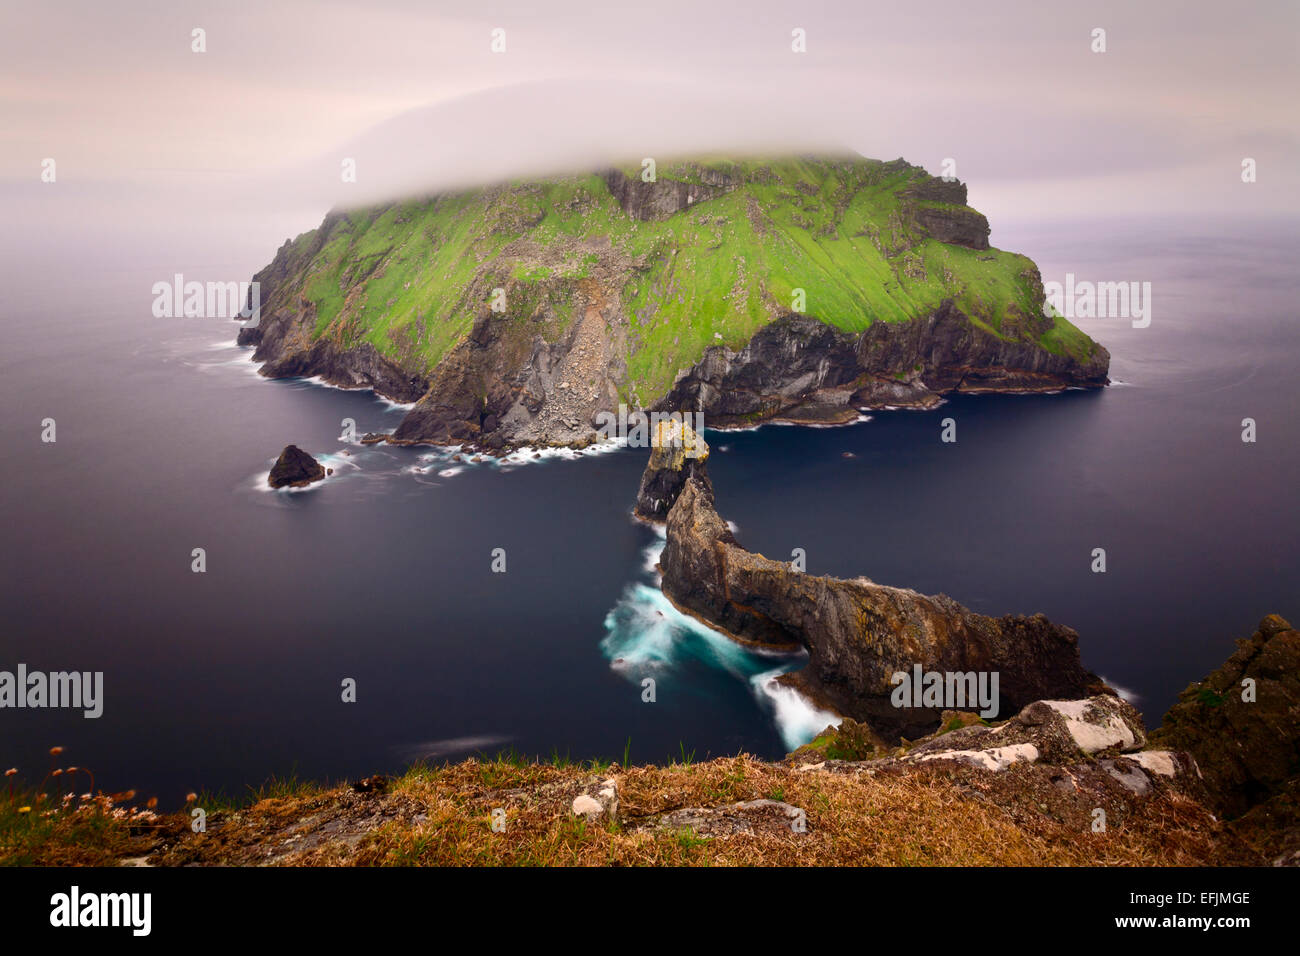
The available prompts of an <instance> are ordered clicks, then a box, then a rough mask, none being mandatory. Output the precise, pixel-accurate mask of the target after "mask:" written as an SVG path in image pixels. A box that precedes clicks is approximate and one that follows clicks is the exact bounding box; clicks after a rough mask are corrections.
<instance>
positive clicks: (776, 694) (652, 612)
mask: <svg viewBox="0 0 1300 956" xmlns="http://www.w3.org/2000/svg"><path fill="white" fill-rule="evenodd" d="M656 530H657V531H659V533H660V534H662V533H663V532H662V530H661V529H660V528H658V527H657V526H656ZM664 544H665V542H664V540H663V539H662V538H659V539H657V540H656V541H655V542H654V543H652V544H651V545H649V546H648V547H647V548H646V549H645V551H644V552H643V560H642V568H643V570H645V571H646V572H647V573H653V571H654V566H655V564H656V563H657V562H658V560H659V557H660V555H661V554H662V553H663V549H664ZM605 631H606V634H605V638H604V640H602V641H601V644H600V647H601V651H602V652H603V653H604V654H605V656H606V657H607V658H608V659H609V661H610V668H611V669H612V670H614V671H615V672H616V673H619V674H622V675H623V676H624V677H626V678H627V679H628V680H630V681H633V682H634V683H636V682H640V680H641V679H642V678H643V677H646V676H652V675H656V674H659V673H661V672H663V671H666V670H671V669H673V668H675V667H678V666H681V665H683V664H685V663H686V662H688V661H690V660H698V661H704V662H705V663H707V664H709V665H711V666H713V667H716V668H718V669H719V670H723V671H726V672H727V673H729V674H731V675H732V676H733V677H734V678H736V679H737V680H742V681H745V682H746V683H747V684H748V685H749V686H750V689H751V691H752V693H753V694H754V696H755V698H756V699H757V700H758V702H759V703H760V705H761V706H762V707H763V708H764V709H765V710H767V711H768V712H769V713H770V714H771V715H772V718H773V720H774V721H775V723H776V725H777V728H778V730H779V732H780V734H781V739H782V741H783V742H784V743H785V745H786V746H787V747H788V748H789V749H791V750H793V749H795V748H796V747H799V746H801V745H802V744H805V743H807V742H808V741H809V740H811V739H812V738H813V737H814V736H815V735H816V734H817V732H818V731H820V730H823V729H824V728H825V727H826V726H827V725H828V724H832V723H838V721H839V718H838V717H837V716H836V715H835V714H832V713H828V712H827V711H823V710H820V709H819V708H817V707H815V706H813V705H812V704H811V703H809V702H808V701H807V700H806V699H805V698H804V697H803V696H802V695H800V694H799V693H798V692H797V691H795V690H793V689H791V688H787V687H785V686H783V685H781V684H778V683H776V681H775V678H776V677H777V676H778V675H780V674H782V673H785V672H786V671H788V670H791V669H792V668H795V667H798V666H800V665H801V663H802V662H803V661H806V660H807V655H806V654H804V653H802V652H801V653H796V654H791V653H787V652H783V651H772V650H766V649H763V648H754V647H747V646H745V645H743V644H740V643H738V642H737V641H734V640H732V639H731V638H729V637H728V636H727V635H725V634H723V633H722V632H720V631H717V630H715V629H714V628H712V627H709V626H708V625H707V624H705V623H703V622H702V621H699V620H697V619H696V618H694V617H692V616H690V615H689V614H685V613H683V612H681V611H679V610H678V609H677V608H676V607H675V606H674V605H673V603H672V602H671V601H670V600H668V598H667V597H666V596H665V595H664V593H663V591H662V590H660V588H658V587H656V586H655V585H653V584H649V583H636V584H632V585H629V586H628V588H627V589H626V590H625V591H624V592H623V595H622V597H621V598H620V599H619V601H618V603H617V604H616V605H615V606H614V607H613V609H611V610H610V612H609V613H608V614H607V615H606V616H605ZM774 662H779V665H780V666H777V667H773V664H774Z"/></svg>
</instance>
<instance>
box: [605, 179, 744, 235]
mask: <svg viewBox="0 0 1300 956" xmlns="http://www.w3.org/2000/svg"><path fill="white" fill-rule="evenodd" d="M699 175H700V182H695V183H690V182H681V181H674V180H671V179H666V180H665V181H664V182H663V184H662V185H661V184H660V183H659V182H658V181H655V182H645V181H644V180H642V179H640V178H633V177H631V176H627V175H625V174H624V173H622V172H621V171H620V170H617V169H607V170H606V171H605V173H604V179H605V185H606V186H608V187H609V191H610V193H611V194H612V195H613V197H614V198H615V199H617V200H618V204H619V206H621V207H622V209H623V211H624V212H625V213H627V214H628V215H629V216H631V217H632V218H633V219H640V220H641V221H643V222H649V221H652V220H658V219H667V218H668V217H669V216H672V215H673V214H675V213H679V212H682V211H683V210H685V209H688V208H689V207H691V206H693V205H694V204H695V203H697V202H703V201H704V200H706V199H713V198H714V197H716V196H721V195H722V194H723V193H726V192H730V191H731V190H733V189H735V188H736V187H737V186H738V185H739V183H738V182H736V181H735V180H734V179H732V177H730V176H728V175H726V174H725V173H721V172H717V171H714V170H708V169H704V170H700V174H699Z"/></svg>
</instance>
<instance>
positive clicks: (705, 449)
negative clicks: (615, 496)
mask: <svg viewBox="0 0 1300 956" xmlns="http://www.w3.org/2000/svg"><path fill="white" fill-rule="evenodd" d="M650 441H651V450H650V463H649V464H648V465H646V469H645V472H644V473H643V474H642V475H641V487H640V488H638V489H637V494H636V514H637V517H639V518H644V519H646V520H648V521H663V520H664V519H666V518H667V517H668V512H669V511H671V510H672V507H673V505H674V504H675V503H676V501H677V497H678V495H680V494H681V493H682V489H683V488H684V487H685V486H686V482H687V481H688V480H689V479H691V478H698V479H700V481H701V482H702V484H703V486H704V487H705V488H712V487H713V486H712V484H711V483H710V482H709V473H708V460H709V446H708V444H707V443H706V442H705V441H704V437H703V436H702V435H698V434H696V432H695V430H694V429H692V428H691V426H690V425H688V424H686V423H685V422H679V421H675V420H672V419H670V420H669V421H667V422H662V423H660V424H658V425H657V426H656V427H655V428H654V429H653V431H652V435H651V439H650Z"/></svg>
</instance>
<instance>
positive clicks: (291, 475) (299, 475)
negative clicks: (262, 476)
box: [266, 445, 325, 488]
mask: <svg viewBox="0 0 1300 956" xmlns="http://www.w3.org/2000/svg"><path fill="white" fill-rule="evenodd" d="M324 477H325V466H324V465H322V464H321V463H320V462H318V461H317V460H316V459H315V458H313V457H312V456H311V455H309V454H307V453H306V452H305V451H303V450H302V449H301V448H299V447H298V446H297V445H285V446H284V451H282V452H280V457H279V458H277V459H276V461H275V464H274V465H273V466H272V467H271V473H270V474H269V475H267V476H266V483H267V484H268V485H270V486H271V487H272V488H305V487H306V486H307V485H310V484H311V483H312V482H314V481H320V480H321V479H323V478H324Z"/></svg>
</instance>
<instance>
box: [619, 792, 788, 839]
mask: <svg viewBox="0 0 1300 956" xmlns="http://www.w3.org/2000/svg"><path fill="white" fill-rule="evenodd" d="M638 829H655V830H691V831H692V832H694V833H695V834H696V835H697V836H701V837H712V838H718V837H732V836H738V835H742V834H743V835H746V836H752V835H754V834H755V833H769V834H775V833H781V834H799V833H807V832H809V829H810V827H809V823H808V815H807V814H806V813H805V812H804V811H803V810H801V809H800V808H799V807H795V806H791V805H790V804H788V803H785V802H783V801H780V800H746V801H743V802H741V803H733V804H730V805H728V806H721V807H684V808H683V809H681V810H674V811H672V812H671V813H666V814H664V815H663V816H661V817H657V818H655V819H653V820H650V821H647V822H645V823H643V824H641V825H640V826H639V827H638Z"/></svg>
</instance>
